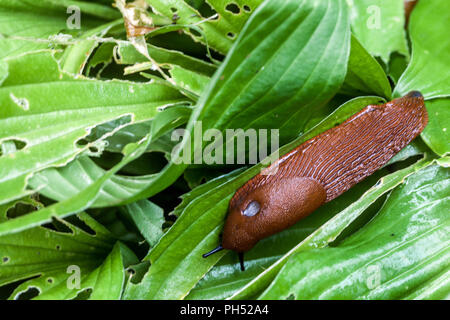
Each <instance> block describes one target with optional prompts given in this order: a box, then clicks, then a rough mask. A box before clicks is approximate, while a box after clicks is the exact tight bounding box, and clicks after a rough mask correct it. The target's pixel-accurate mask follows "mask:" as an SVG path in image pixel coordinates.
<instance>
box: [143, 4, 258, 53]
mask: <svg viewBox="0 0 450 320" xmlns="http://www.w3.org/2000/svg"><path fill="white" fill-rule="evenodd" d="M147 2H148V3H149V4H150V5H151V6H152V8H154V9H155V10H156V12H157V13H159V14H161V15H164V16H166V17H168V18H170V19H172V18H173V16H174V14H176V15H177V16H178V17H179V18H178V19H177V24H181V25H198V26H199V27H200V28H201V29H202V31H203V32H204V34H205V36H206V38H207V39H208V45H209V46H211V47H212V48H213V49H215V50H217V51H218V52H222V53H226V52H228V50H230V48H231V46H232V44H233V40H234V39H235V38H236V36H237V34H238V33H239V32H240V31H241V29H242V27H243V26H244V24H245V22H246V21H247V19H248V18H249V16H250V14H251V13H253V12H254V11H255V9H256V8H257V7H258V6H259V5H260V4H261V3H262V2H263V1H262V0H233V1H230V0H219V1H208V2H207V3H208V4H209V5H210V6H211V7H212V8H213V9H214V10H215V11H216V12H217V14H218V16H217V17H216V18H215V19H211V20H207V21H205V18H208V17H202V16H201V15H200V13H199V12H198V11H197V10H196V9H195V8H193V7H191V6H190V5H189V4H188V3H187V1H184V0H173V1H170V3H167V1H164V0H152V1H150V0H147ZM187 32H188V33H189V34H190V35H191V36H192V37H193V38H194V39H196V40H197V41H202V42H204V39H203V37H202V36H201V35H199V34H198V32H197V33H196V32H192V31H189V30H188V31H187Z"/></svg>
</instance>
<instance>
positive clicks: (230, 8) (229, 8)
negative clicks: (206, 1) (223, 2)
mask: <svg viewBox="0 0 450 320" xmlns="http://www.w3.org/2000/svg"><path fill="white" fill-rule="evenodd" d="M225 10H227V11H229V12H231V13H233V14H239V13H240V12H241V9H240V8H239V6H238V5H237V4H236V3H230V4H228V5H227V6H226V7H225Z"/></svg>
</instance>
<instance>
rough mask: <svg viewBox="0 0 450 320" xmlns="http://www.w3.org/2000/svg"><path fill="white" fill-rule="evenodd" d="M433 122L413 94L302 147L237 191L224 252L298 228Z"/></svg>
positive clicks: (357, 117) (374, 107)
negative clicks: (275, 167) (298, 224)
mask: <svg viewBox="0 0 450 320" xmlns="http://www.w3.org/2000/svg"><path fill="white" fill-rule="evenodd" d="M427 122H428V116H427V112H426V109H425V106H424V99H423V96H422V94H420V92H418V91H413V92H410V93H409V94H408V95H406V96H405V97H402V98H398V99H395V100H393V101H391V102H388V103H386V104H383V105H369V106H367V107H366V108H364V109H363V110H361V111H360V112H358V113H357V114H355V115H353V116H352V117H350V118H349V119H347V120H346V121H345V122H344V123H342V124H340V125H339V126H336V127H334V128H332V129H329V130H327V131H325V132H323V133H321V134H319V135H318V136H316V137H314V138H312V139H310V140H308V141H306V142H305V143H303V144H301V145H300V146H298V147H297V148H295V149H294V150H292V151H291V152H289V153H287V154H286V155H284V156H282V157H281V158H280V159H278V160H277V162H276V163H274V164H273V165H272V166H277V167H278V170H277V171H275V172H276V173H275V174H272V175H265V174H259V175H257V176H255V177H254V178H252V179H251V180H249V181H248V182H247V183H246V184H245V185H243V186H242V187H241V188H240V189H239V190H237V192H236V193H235V195H234V196H233V198H232V199H231V201H230V206H229V215H228V218H227V221H226V223H225V228H224V233H223V241H222V247H223V248H225V249H231V250H235V251H237V252H245V251H247V250H249V249H250V248H252V247H253V246H254V245H255V244H256V243H257V242H258V241H259V240H260V239H263V238H265V237H267V236H270V235H272V234H274V233H277V232H279V231H281V230H283V229H285V228H287V227H289V226H291V225H293V224H295V223H296V222H297V221H298V220H300V219H302V218H304V217H306V216H307V215H309V214H310V213H312V212H313V211H314V210H315V209H317V208H318V207H319V206H321V205H322V204H323V203H325V202H328V201H331V200H333V199H334V198H336V197H338V196H339V195H340V194H342V193H343V192H345V191H347V190H348V189H350V188H351V187H352V186H354V185H355V184H357V183H358V182H360V181H361V180H363V179H364V178H366V177H367V176H369V175H371V174H372V173H373V172H374V171H376V170H377V169H379V168H381V167H382V166H383V165H385V164H386V163H387V162H388V161H389V160H390V159H391V158H392V157H393V156H394V155H395V154H396V153H398V152H399V151H400V150H401V149H403V148H404V147H405V146H406V145H407V144H408V143H410V142H411V141H412V140H413V139H414V138H415V137H417V136H418V135H419V134H420V132H422V130H423V129H424V128H425V126H426V125H427ZM266 170H269V172H271V171H272V168H270V167H269V168H267V169H266Z"/></svg>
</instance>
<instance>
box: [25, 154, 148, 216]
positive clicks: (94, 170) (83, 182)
mask: <svg viewBox="0 0 450 320" xmlns="http://www.w3.org/2000/svg"><path fill="white" fill-rule="evenodd" d="M105 173H106V170H104V169H102V168H100V167H99V166H98V165H97V164H95V162H94V161H93V160H91V159H90V158H89V157H87V156H83V157H80V158H79V159H76V160H74V161H72V162H71V163H69V164H67V165H66V166H64V167H63V168H50V169H46V170H44V171H42V172H38V173H36V174H34V175H33V177H32V178H31V179H30V180H29V185H30V186H31V187H32V188H35V189H37V188H39V192H40V193H41V194H42V195H45V196H46V197H49V198H50V199H53V200H56V201H64V200H67V199H70V198H71V197H73V196H74V195H76V194H78V193H80V192H81V191H83V190H84V189H86V188H87V187H88V186H90V185H91V184H93V183H95V182H96V181H97V180H98V179H100V178H101V177H102V176H104V175H105ZM152 179H153V176H152V175H149V176H139V177H126V176H120V175H114V176H112V177H111V179H109V180H108V181H107V182H106V183H105V185H104V186H103V188H102V191H101V192H100V194H99V195H98V197H97V199H96V200H95V202H94V203H92V204H91V207H92V208H97V207H108V206H113V205H118V204H120V203H122V202H123V201H124V200H126V199H127V198H129V197H131V196H133V195H134V194H136V193H138V192H140V191H141V190H143V189H144V188H145V187H146V186H147V185H148V184H149V183H150V182H151V181H152Z"/></svg>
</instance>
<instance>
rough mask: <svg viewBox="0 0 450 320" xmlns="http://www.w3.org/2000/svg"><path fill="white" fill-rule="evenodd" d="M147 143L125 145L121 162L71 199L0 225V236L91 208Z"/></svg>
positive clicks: (145, 141) (143, 149)
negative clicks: (114, 177) (120, 171)
mask: <svg viewBox="0 0 450 320" xmlns="http://www.w3.org/2000/svg"><path fill="white" fill-rule="evenodd" d="M149 141H150V136H148V137H147V138H146V139H143V140H142V141H140V142H139V143H135V144H129V145H127V146H126V147H125V149H124V151H123V153H124V157H123V159H122V161H120V162H119V163H118V164H116V165H115V166H114V167H113V168H111V169H110V170H109V171H107V172H105V174H104V175H102V176H101V177H99V178H98V179H96V180H95V181H94V182H93V183H92V184H90V185H89V186H88V187H86V188H85V189H83V190H82V191H81V192H79V193H77V194H75V195H74V196H72V197H71V198H68V199H66V200H64V201H61V202H57V203H55V204H52V205H50V206H48V207H45V208H43V209H40V210H38V211H35V212H32V213H30V214H27V215H24V216H20V217H17V218H14V219H10V220H8V221H6V222H3V223H0V235H6V234H13V233H17V232H20V231H22V230H26V229H29V228H32V227H35V226H38V225H41V224H43V223H47V222H50V221H51V219H52V218H54V217H59V218H64V217H67V216H69V215H71V214H74V213H78V212H81V211H83V210H85V209H87V208H89V207H91V206H92V204H93V203H94V202H95V200H96V199H97V197H98V196H99V195H100V191H101V190H102V188H103V186H104V185H105V183H106V182H107V181H109V179H111V178H112V177H113V176H114V175H115V174H116V173H117V172H118V171H119V170H120V169H121V168H122V167H123V166H125V165H127V164H128V163H130V162H131V161H133V160H135V159H137V158H138V157H139V156H141V155H142V154H143V153H144V152H145V149H146V148H147V146H148V143H149Z"/></svg>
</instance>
